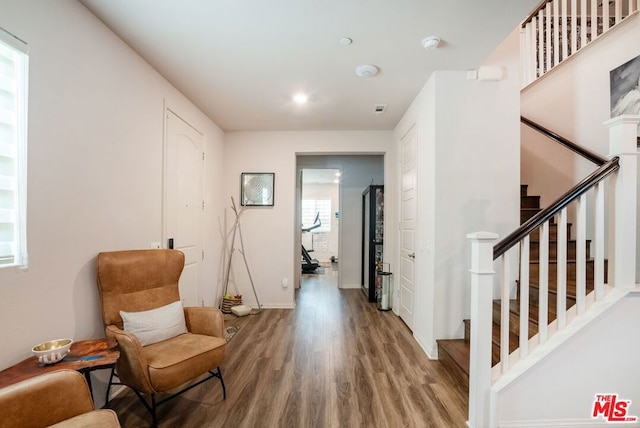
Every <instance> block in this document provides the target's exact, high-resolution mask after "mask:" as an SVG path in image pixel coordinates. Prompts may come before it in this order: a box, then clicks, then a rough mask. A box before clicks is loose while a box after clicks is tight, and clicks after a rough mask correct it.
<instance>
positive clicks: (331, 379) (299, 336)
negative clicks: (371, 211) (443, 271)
mask: <svg viewBox="0 0 640 428" xmlns="http://www.w3.org/2000/svg"><path fill="white" fill-rule="evenodd" d="M336 280H337V272H336V271H334V270H332V269H331V268H326V269H323V273H322V274H314V275H304V282H303V285H302V288H301V289H300V290H298V291H297V293H296V308H295V309H294V310H285V309H268V310H263V311H262V313H260V314H258V315H250V316H247V317H243V318H235V319H230V320H228V321H227V325H233V324H235V325H239V326H240V330H239V331H238V333H237V334H236V335H235V336H234V337H233V339H232V340H231V341H230V342H229V344H228V345H227V355H226V358H225V361H224V363H223V365H222V373H223V376H224V379H225V384H226V386H227V399H226V400H223V399H222V392H221V387H220V383H219V382H218V381H217V380H216V379H213V380H211V381H209V382H205V383H204V384H202V385H199V386H197V387H195V388H194V389H192V390H190V391H188V392H187V393H185V394H183V395H182V396H179V397H177V398H175V399H173V400H172V401H169V402H167V403H166V404H164V405H162V406H160V408H159V411H158V416H159V421H160V423H159V426H160V427H234V428H235V427H269V428H271V427H286V428H288V427H292V428H297V427H389V428H395V427H465V426H466V425H465V421H466V419H467V408H468V403H467V402H468V397H467V385H466V384H463V383H462V382H461V381H460V380H456V378H455V376H451V375H450V374H449V372H448V371H447V370H446V369H445V367H444V366H443V365H442V364H441V363H440V362H439V361H430V360H429V359H428V358H427V357H426V355H425V354H424V353H423V352H422V350H421V349H420V348H419V346H418V344H417V343H416V342H415V340H414V339H413V337H412V335H411V332H410V331H409V329H408V328H407V327H406V326H405V325H404V323H403V322H402V321H401V320H400V319H399V318H398V317H397V316H396V315H394V314H393V313H392V312H390V311H389V312H381V311H378V310H377V309H376V306H375V304H373V303H368V302H367V301H366V299H365V297H364V294H363V293H362V292H361V291H360V290H339V289H338V288H337V287H336V285H335V284H336ZM108 407H110V408H112V409H114V410H115V411H116V412H117V413H118V417H119V419H120V423H121V424H122V426H123V427H125V428H129V427H136V428H137V427H144V426H149V425H150V417H149V414H148V412H147V411H146V409H145V408H144V407H143V405H142V404H141V403H140V402H139V401H138V399H137V397H136V396H135V395H134V394H133V393H132V392H131V391H129V390H127V391H126V392H124V393H122V394H120V395H119V396H118V397H116V398H114V399H112V400H111V402H110V403H109V406H108Z"/></svg>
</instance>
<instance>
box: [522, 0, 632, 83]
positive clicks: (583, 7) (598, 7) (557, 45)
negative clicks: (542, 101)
mask: <svg viewBox="0 0 640 428" xmlns="http://www.w3.org/2000/svg"><path fill="white" fill-rule="evenodd" d="M603 5H604V7H603ZM637 10H638V0H610V1H609V0H607V1H601V0H547V1H544V2H543V3H542V4H541V5H540V6H538V8H536V9H535V10H534V11H533V12H532V13H531V14H530V15H529V17H527V19H525V20H524V21H523V23H522V29H521V32H520V37H521V39H522V40H521V46H522V48H523V50H522V73H523V75H522V82H523V86H526V85H528V84H529V83H531V82H533V81H534V80H536V79H538V78H539V77H541V76H542V75H544V74H545V73H547V72H549V71H550V70H551V69H553V68H554V67H555V66H557V65H558V64H560V63H561V62H562V61H564V60H566V59H567V58H569V57H570V56H571V55H573V54H575V53H576V52H578V51H579V50H580V49H582V48H584V47H585V46H587V45H588V44H589V43H591V42H593V41H594V40H596V39H597V38H598V37H600V36H601V35H602V34H604V33H605V32H607V31H609V30H610V29H611V28H613V27H614V26H615V25H617V24H619V23H620V22H621V21H622V20H623V19H624V18H626V17H627V16H629V15H631V14H632V13H634V12H636V11H637Z"/></svg>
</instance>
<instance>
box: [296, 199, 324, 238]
mask: <svg viewBox="0 0 640 428" xmlns="http://www.w3.org/2000/svg"><path fill="white" fill-rule="evenodd" d="M318 213H320V222H321V223H322V226H320V227H319V228H317V229H313V230H312V231H311V232H313V233H320V232H331V199H303V200H302V227H305V228H306V227H309V226H312V225H313V222H314V220H315V219H316V215H318Z"/></svg>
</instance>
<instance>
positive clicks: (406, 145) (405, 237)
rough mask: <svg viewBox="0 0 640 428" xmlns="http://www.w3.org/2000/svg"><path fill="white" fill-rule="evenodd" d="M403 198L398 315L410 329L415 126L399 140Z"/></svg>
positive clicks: (412, 283)
mask: <svg viewBox="0 0 640 428" xmlns="http://www.w3.org/2000/svg"><path fill="white" fill-rule="evenodd" d="M400 147H401V171H402V178H401V183H402V195H401V206H400V211H401V212H400V219H401V222H400V296H399V297H400V305H399V314H400V317H401V318H402V320H403V321H404V322H405V324H407V326H408V327H409V328H410V329H413V309H414V295H415V290H414V289H415V283H414V278H415V275H414V272H415V225H416V130H415V124H414V125H413V126H412V127H411V129H409V131H408V132H407V133H406V134H405V135H404V136H403V137H402V139H401V140H400Z"/></svg>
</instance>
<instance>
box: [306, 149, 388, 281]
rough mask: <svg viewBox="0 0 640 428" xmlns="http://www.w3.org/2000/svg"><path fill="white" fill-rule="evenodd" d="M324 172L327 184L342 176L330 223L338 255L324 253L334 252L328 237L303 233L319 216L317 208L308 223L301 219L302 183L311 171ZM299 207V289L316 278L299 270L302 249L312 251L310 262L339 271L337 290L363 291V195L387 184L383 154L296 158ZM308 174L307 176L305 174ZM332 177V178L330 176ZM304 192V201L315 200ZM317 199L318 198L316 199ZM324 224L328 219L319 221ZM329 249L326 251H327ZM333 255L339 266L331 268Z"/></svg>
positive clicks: (309, 155) (326, 155)
mask: <svg viewBox="0 0 640 428" xmlns="http://www.w3.org/2000/svg"><path fill="white" fill-rule="evenodd" d="M307 170H314V171H324V172H325V173H326V174H327V178H325V181H328V180H329V177H331V180H335V179H336V176H335V173H336V171H337V172H340V177H339V183H336V184H337V186H338V200H337V205H334V204H332V205H331V209H330V213H331V217H330V222H331V226H332V233H333V232H334V228H335V233H336V235H337V242H336V241H334V244H335V245H336V247H335V253H332V252H331V251H327V252H326V253H325V252H323V250H324V249H325V248H327V249H328V250H331V242H330V241H329V237H326V238H327V239H326V241H325V237H320V236H313V232H316V231H319V228H318V229H314V230H312V231H311V232H302V229H303V228H304V227H306V226H308V224H311V225H313V224H315V216H316V215H317V214H318V212H320V210H319V209H318V208H317V207H316V208H315V209H311V211H312V214H311V216H313V217H312V218H310V219H309V220H304V221H303V219H302V200H303V187H305V188H306V187H307V186H306V185H303V181H305V180H307V179H309V177H307V178H306V179H305V175H309V174H311V172H310V171H307ZM296 171H297V181H296V203H295V210H296V211H295V219H296V224H295V225H294V227H295V236H296V240H295V242H294V245H295V252H296V256H297V257H296V260H295V261H294V263H295V264H296V270H297V272H298V273H297V274H296V281H295V284H296V288H299V287H301V286H302V281H303V280H306V279H307V278H310V277H312V276H313V275H308V274H303V273H302V269H301V268H300V267H299V266H300V262H301V249H302V246H303V245H304V246H305V248H311V249H313V250H314V251H313V252H311V253H310V255H311V258H312V259H313V258H315V259H317V260H318V262H319V264H322V262H323V261H324V262H325V263H327V266H328V269H327V268H325V271H328V270H330V269H334V268H335V269H337V270H336V271H333V272H336V273H337V282H336V286H337V287H338V288H340V289H358V290H359V289H361V287H362V263H363V260H362V224H363V212H362V193H363V191H364V190H365V189H366V188H368V186H370V185H372V184H384V154H382V153H380V154H377V153H369V154H300V153H299V154H297V156H296ZM303 171H305V172H306V174H304V173H303ZM330 174H332V175H330ZM306 190H307V189H305V197H307V198H308V199H314V198H313V197H312V195H310V194H308V193H307V192H306ZM315 199H317V198H315ZM319 220H320V222H321V223H323V224H325V222H326V221H325V219H319ZM325 245H326V247H325ZM332 255H334V257H335V259H336V262H337V263H336V264H335V265H333V264H331V256H332Z"/></svg>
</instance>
